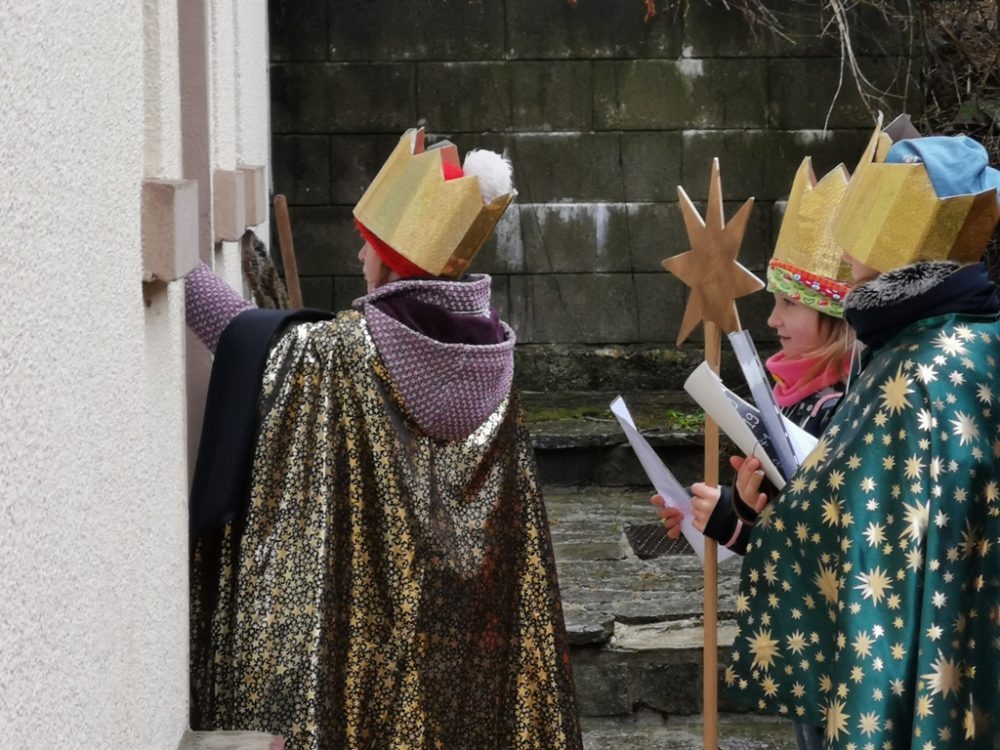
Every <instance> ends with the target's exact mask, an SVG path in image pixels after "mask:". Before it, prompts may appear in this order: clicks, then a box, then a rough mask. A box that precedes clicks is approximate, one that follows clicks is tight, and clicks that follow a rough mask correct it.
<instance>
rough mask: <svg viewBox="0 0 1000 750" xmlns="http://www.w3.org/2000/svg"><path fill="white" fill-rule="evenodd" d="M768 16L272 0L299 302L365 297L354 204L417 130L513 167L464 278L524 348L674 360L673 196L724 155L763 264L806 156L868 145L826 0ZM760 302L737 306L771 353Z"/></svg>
mask: <svg viewBox="0 0 1000 750" xmlns="http://www.w3.org/2000/svg"><path fill="white" fill-rule="evenodd" d="M661 4H662V3H661ZM772 5H775V6H778V10H779V13H780V16H781V18H782V20H783V22H784V23H785V24H786V28H787V31H788V38H787V39H786V38H781V37H777V36H775V35H773V34H769V33H766V32H757V33H756V34H755V33H754V32H752V31H751V30H750V29H749V28H748V27H747V25H746V23H745V22H744V20H743V19H742V18H741V17H740V16H738V15H737V14H736V13H735V12H733V11H730V10H727V9H726V8H725V7H723V4H722V3H719V2H711V1H710V0H687V2H686V3H685V4H683V5H681V6H679V7H678V8H675V9H672V10H671V9H666V10H664V11H663V12H661V13H659V14H658V15H657V16H656V17H655V18H653V19H652V20H651V22H649V23H645V22H644V20H643V15H644V3H643V2H641V1H639V0H631V1H629V2H626V1H624V0H578V2H577V3H576V5H575V6H571V5H570V4H569V3H567V2H566V0H495V1H494V2H485V1H482V0H437V1H436V2H404V1H403V0H299V2H295V3H293V2H291V0H271V2H270V24H271V58H272V64H271V91H272V128H273V164H274V187H275V190H276V191H277V192H284V193H285V194H286V195H287V196H288V199H289V204H290V205H291V215H292V222H293V229H294V232H295V243H296V250H297V252H298V254H299V271H300V274H301V275H302V276H303V288H304V294H305V299H306V302H307V304H310V305H316V306H320V307H327V308H334V309H342V308H345V307H347V306H348V305H349V304H350V301H351V300H352V299H353V298H354V297H355V296H357V295H358V294H360V293H361V291H362V283H361V278H360V275H359V274H360V268H359V264H358V261H357V259H356V254H357V250H358V248H359V241H358V239H357V235H356V234H355V232H354V229H353V226H352V219H351V208H352V206H353V204H354V202H355V201H356V200H357V199H358V198H359V197H360V195H361V193H362V191H363V190H364V188H365V186H366V185H367V183H368V182H369V181H370V180H371V178H372V177H373V176H374V174H375V172H376V171H377V169H378V167H379V166H380V164H381V162H382V160H383V159H384V158H385V156H386V155H387V154H388V153H389V151H390V150H391V148H392V146H393V144H394V143H395V140H396V138H397V137H398V135H399V134H400V133H401V132H402V131H403V130H404V129H406V128H407V127H410V126H413V125H417V124H420V125H426V127H427V129H428V132H429V133H431V134H433V136H434V137H447V138H449V139H451V140H453V141H454V142H456V143H457V144H458V145H459V147H460V150H462V151H463V152H464V151H465V149H467V148H470V147H474V146H478V147H488V148H493V149H498V150H504V151H506V153H507V154H508V155H509V156H510V157H511V159H512V160H513V162H514V168H515V182H516V186H517V189H518V191H519V196H518V199H517V203H516V204H515V205H514V206H513V207H512V208H511V209H510V210H509V211H508V212H507V215H506V216H505V218H504V220H503V222H502V224H501V225H500V227H499V229H498V231H497V232H496V237H495V238H494V239H493V240H491V242H490V243H489V245H488V246H487V247H486V248H485V249H484V250H483V251H482V252H481V254H480V256H479V258H478V259H477V261H476V263H475V266H474V268H475V270H478V271H483V272H487V273H490V274H492V275H493V276H494V279H495V287H494V289H495V297H496V300H495V303H496V305H497V307H498V308H500V310H501V312H502V314H503V315H504V316H506V317H507V318H508V319H509V320H510V321H511V323H512V324H513V325H514V327H515V328H516V330H517V332H518V336H519V342H520V344H521V345H522V346H521V355H522V357H523V356H524V355H525V352H527V351H530V350H531V347H533V346H535V345H543V346H547V347H551V346H552V345H560V346H570V347H571V348H572V347H576V348H577V349H578V350H581V351H583V350H587V349H601V348H604V349H606V348H607V347H608V346H612V347H618V348H622V347H624V348H626V349H627V348H629V347H632V348H636V347H639V348H643V347H646V348H648V347H654V348H656V347H664V348H669V347H672V346H673V342H674V340H675V339H676V336H677V329H678V325H679V322H680V319H681V314H682V311H683V307H684V302H685V289H684V287H683V285H682V284H681V283H680V282H679V281H678V280H677V279H675V278H673V277H672V276H671V275H669V274H667V273H666V272H664V271H663V270H662V269H661V267H660V261H661V260H662V259H663V258H665V257H668V256H670V255H673V254H675V253H678V252H682V251H684V250H686V249H687V239H686V234H685V232H684V228H683V223H682V220H681V216H680V212H679V210H678V204H677V186H678V185H683V186H684V188H685V189H686V190H687V191H688V193H689V194H690V195H691V197H692V198H693V199H695V201H696V202H698V203H699V207H702V206H703V201H704V199H705V197H706V189H707V183H708V176H709V170H710V165H711V160H712V158H713V157H719V159H720V162H721V166H722V179H723V189H724V192H725V198H726V200H727V209H728V211H729V215H731V214H732V212H733V211H735V209H736V208H737V207H738V206H739V204H740V202H741V201H743V200H745V199H746V198H747V197H749V196H754V197H755V198H756V207H755V208H754V211H753V216H752V218H751V221H750V226H749V229H748V231H747V236H746V239H745V242H744V246H743V251H742V255H741V258H742V260H743V262H744V263H745V265H747V266H748V267H749V268H751V269H752V270H754V271H757V272H761V271H762V270H763V269H764V267H765V265H766V262H767V259H768V257H769V256H770V248H771V246H772V243H773V241H774V239H775V237H776V234H777V228H778V225H779V222H780V215H781V208H782V205H783V204H782V203H781V202H782V201H783V199H784V198H785V197H786V195H787V191H788V189H789V187H790V183H791V179H792V177H793V175H794V173H795V170H796V168H797V166H798V164H799V162H800V160H801V159H802V158H803V157H804V156H805V155H807V154H811V155H812V156H813V160H814V164H815V166H816V169H817V171H818V172H825V171H826V170H828V169H830V168H831V167H833V166H834V165H836V164H837V163H838V162H841V161H844V162H846V163H847V164H848V166H849V168H853V165H854V161H855V160H856V159H857V157H858V156H859V155H860V152H861V149H862V147H863V144H864V142H865V140H866V138H867V136H868V134H869V132H870V128H871V123H872V117H871V115H870V113H869V112H868V110H867V109H866V108H865V107H864V106H863V104H862V102H861V101H860V98H859V96H858V94H857V91H856V88H855V86H854V83H853V81H852V80H851V79H850V77H849V74H847V73H846V72H844V73H843V77H842V71H841V62H840V49H839V45H838V43H837V42H836V40H834V39H831V38H827V39H821V38H819V37H818V33H819V31H820V30H821V28H822V26H823V24H824V22H825V19H823V18H822V17H821V16H820V13H819V5H820V4H819V3H802V2H795V1H794V0H782V2H776V3H772ZM877 22H878V19H872V22H871V24H870V29H869V32H870V33H869V34H867V35H866V39H871V40H873V41H870V42H865V43H864V46H862V47H860V48H859V49H858V50H857V53H858V54H859V55H862V56H863V61H864V62H877V65H874V66H872V67H873V68H874V69H877V70H879V71H884V73H883V74H881V75H880V76H877V78H879V79H880V80H878V81H876V82H877V83H879V84H881V85H884V86H885V87H886V88H888V89H890V90H894V91H900V90H901V84H900V83H899V80H898V79H897V78H898V77H897V71H898V70H899V68H900V65H901V64H902V62H905V52H906V50H905V49H903V48H902V47H901V46H900V45H899V44H897V43H896V39H895V38H894V37H893V35H892V34H891V33H889V32H888V31H887V30H885V29H880V28H879V27H878V24H877ZM875 58H879V59H878V60H877V61H876V60H875ZM838 87H840V89H841V91H840V95H839V98H838V99H837V103H836V106H835V107H834V108H833V110H832V112H831V114H830V117H829V128H828V129H827V130H825V131H824V130H823V126H824V122H825V121H826V119H827V112H828V110H829V109H830V104H831V101H832V100H833V97H834V95H835V92H836V91H837V89H838ZM769 308H770V300H769V298H768V297H767V295H764V294H758V295H755V296H754V297H752V298H746V299H744V300H743V301H741V303H740V311H741V315H742V317H743V320H744V324H745V325H747V326H748V327H749V328H750V329H751V330H752V331H753V333H754V335H755V336H756V337H757V338H758V339H759V340H760V341H762V342H764V343H765V344H766V342H767V341H769V340H771V336H770V332H769V330H768V329H767V326H766V323H765V321H766V319H767V312H768V310H769ZM698 336H700V331H699V333H698V334H697V335H696V336H695V337H693V340H692V344H691V346H692V347H694V348H697V347H698V343H697V337H698ZM531 385H536V384H531ZM548 385H551V386H552V387H558V386H559V384H557V383H552V384H548ZM545 386H546V384H544V383H542V384H541V385H540V386H539V387H545Z"/></svg>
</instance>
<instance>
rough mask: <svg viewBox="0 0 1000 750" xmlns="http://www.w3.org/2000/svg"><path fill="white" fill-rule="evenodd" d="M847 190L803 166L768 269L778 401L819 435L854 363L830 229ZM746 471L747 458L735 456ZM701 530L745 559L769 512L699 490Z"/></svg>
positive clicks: (842, 178)
mask: <svg viewBox="0 0 1000 750" xmlns="http://www.w3.org/2000/svg"><path fill="white" fill-rule="evenodd" d="M846 188H847V171H846V170H845V169H844V168H843V166H839V167H837V168H836V169H834V170H833V171H832V172H830V173H829V174H827V175H826V176H825V177H824V178H823V179H822V180H820V181H819V182H818V183H817V182H816V176H815V174H814V173H813V170H812V165H811V161H810V159H809V158H806V159H805V160H804V161H803V162H802V165H801V166H800V167H799V170H798V173H797V174H796V175H795V181H794V183H793V184H792V192H791V195H790V196H789V198H788V206H787V208H786V209H785V217H784V219H783V221H782V223H781V230H780V232H779V234H778V241H777V243H776V245H775V250H774V256H773V257H772V258H771V261H770V263H769V264H768V272H767V289H768V291H770V292H771V293H773V294H774V309H773V310H772V311H771V315H770V316H769V317H768V319H767V324H768V325H769V326H770V327H771V328H773V329H775V331H776V332H777V334H778V340H779V341H780V343H781V351H779V352H778V353H777V354H775V355H774V356H772V357H770V358H769V359H768V360H767V362H766V367H767V369H768V371H769V372H770V373H771V375H772V376H773V377H774V378H775V381H776V384H775V386H774V396H775V400H776V401H777V403H778V406H780V407H781V409H782V412H783V413H784V415H785V416H786V417H788V418H789V419H791V420H792V421H793V422H795V423H796V424H798V425H799V426H800V427H802V428H803V429H805V430H806V431H808V432H809V433H811V434H813V435H819V434H820V433H821V432H822V431H823V428H824V427H825V426H826V424H827V422H829V420H830V417H831V416H832V415H833V410H834V408H835V407H836V405H837V402H838V401H839V400H840V398H841V396H842V395H843V381H844V380H845V378H846V375H847V371H848V368H849V363H850V351H849V344H848V336H847V326H846V324H845V323H844V320H843V315H844V309H843V300H844V297H845V296H846V295H847V291H848V287H847V285H846V283H845V280H846V279H847V278H848V276H849V269H848V267H847V266H846V264H844V263H843V261H842V259H841V253H840V251H839V249H838V248H837V247H836V246H835V245H834V244H833V242H832V240H831V238H830V233H829V224H830V220H831V219H832V218H833V215H834V213H835V212H836V210H837V207H838V206H839V204H840V199H841V198H842V197H843V195H844V191H845V190H846ZM731 461H732V462H733V466H734V467H735V468H739V466H740V464H741V463H742V459H738V458H733V459H731ZM691 492H692V495H693V497H692V507H693V511H694V519H693V520H694V526H695V528H697V529H698V530H699V531H702V532H703V533H704V534H705V535H706V536H708V537H710V538H712V539H715V540H716V541H717V542H719V543H720V544H722V545H725V546H726V547H728V548H730V549H732V550H733V551H734V552H736V553H737V554H740V555H742V554H744V553H745V551H746V545H747V540H748V539H749V537H750V530H751V529H752V528H753V524H754V522H755V521H756V517H757V513H758V512H759V510H760V509H761V507H763V502H764V501H763V500H761V499H758V500H757V501H755V502H754V503H753V504H752V505H750V504H747V503H744V502H743V501H742V500H740V498H739V497H738V495H734V493H733V492H732V491H731V489H730V488H729V487H722V488H719V487H709V486H708V485H706V484H703V483H701V482H698V483H696V484H694V485H693V486H692V487H691ZM650 502H651V503H652V504H653V505H656V506H659V507H660V508H661V510H660V511H659V515H660V517H661V518H662V519H663V525H664V526H666V528H667V530H668V531H667V533H668V535H669V536H670V537H671V538H676V537H677V536H678V535H679V534H680V522H681V519H682V518H683V514H682V513H681V511H679V510H678V509H676V508H671V507H666V506H664V504H663V498H662V497H660V496H659V495H654V496H653V497H652V498H651V499H650Z"/></svg>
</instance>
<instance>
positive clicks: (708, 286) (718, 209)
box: [663, 159, 764, 345]
mask: <svg viewBox="0 0 1000 750" xmlns="http://www.w3.org/2000/svg"><path fill="white" fill-rule="evenodd" d="M677 196H678V200H679V201H680V207H681V213H682V214H683V216H684V226H685V228H686V229H687V234H688V240H689V241H690V243H691V249H690V250H688V251H687V252H686V253H681V254H680V255H675V256H673V257H672V258H667V259H666V260H665V261H663V267H664V268H665V269H667V270H668V271H670V272H671V273H673V274H674V275H675V276H677V277H678V278H679V279H680V280H681V281H683V282H684V283H685V284H687V285H688V286H689V287H690V288H691V293H690V295H689V297H688V301H687V306H686V307H685V308H684V318H683V320H681V327H680V331H679V332H678V334H677V344H678V345H680V344H681V343H683V342H684V340H685V339H687V337H688V336H689V335H690V334H691V331H693V330H694V329H695V327H696V326H697V325H698V323H699V322H701V321H702V320H704V321H708V322H712V323H715V324H717V325H718V326H719V328H720V329H721V330H722V331H723V332H726V333H729V332H732V331H738V330H739V329H740V317H739V314H738V313H737V312H736V303H735V302H734V301H733V300H735V299H736V298H738V297H742V296H744V295H746V294H750V293H751V292H756V291H757V290H759V289H762V288H763V286H764V285H763V284H762V283H761V281H760V279H758V278H757V277H756V276H754V275H753V274H752V273H750V272H749V271H748V270H747V269H745V268H744V267H743V266H741V265H740V264H739V263H737V262H736V256H737V255H738V254H739V251H740V244H741V243H742V242H743V234H744V233H745V232H746V228H747V221H748V220H749V218H750V211H751V210H752V209H753V198H749V199H748V200H747V201H746V202H745V203H744V204H743V205H742V206H740V210H739V211H737V213H736V216H734V217H733V218H732V219H731V220H730V221H729V222H728V223H727V222H726V221H725V217H724V215H723V211H722V178H721V177H720V175H719V160H718V159H713V160H712V177H711V180H710V182H709V186H708V211H707V212H706V214H705V218H704V219H702V218H701V214H699V213H698V209H696V208H695V207H694V204H693V203H692V202H691V199H690V198H689V197H688V194H687V193H686V192H685V191H684V188H682V187H680V186H678V188H677Z"/></svg>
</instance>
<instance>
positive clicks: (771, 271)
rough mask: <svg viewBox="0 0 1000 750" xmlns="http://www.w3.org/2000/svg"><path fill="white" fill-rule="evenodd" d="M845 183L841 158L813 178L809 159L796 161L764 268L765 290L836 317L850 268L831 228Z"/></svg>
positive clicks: (845, 173)
mask: <svg viewBox="0 0 1000 750" xmlns="http://www.w3.org/2000/svg"><path fill="white" fill-rule="evenodd" d="M847 183H848V174H847V170H846V169H845V168H844V166H843V165H842V164H841V165H838V166H836V167H834V168H833V170H831V171H830V172H828V173H827V174H826V175H825V176H824V177H823V179H821V180H819V181H817V180H816V173H815V172H813V168H812V159H811V158H810V157H808V156H807V157H806V158H805V159H804V160H803V161H802V164H801V165H800V166H799V170H798V172H796V174H795V181H794V182H793V183H792V192H791V194H790V195H789V196H788V205H787V206H786V207H785V216H784V218H783V219H782V221H781V229H780V230H779V232H778V241H777V242H776V243H775V246H774V255H773V256H772V257H771V262H770V263H769V264H768V269H767V288H768V291H771V292H777V293H778V294H783V295H785V296H786V297H790V298H791V299H793V300H795V301H796V302H799V303H801V304H803V305H806V306H807V307H811V308H812V309H814V310H816V311H817V312H820V313H823V314H825V315H832V316H834V317H837V318H839V317H843V314H844V308H843V300H844V297H845V296H847V292H848V289H849V287H848V286H847V282H848V281H849V280H850V278H851V272H850V267H849V266H848V265H847V264H846V263H845V262H844V260H843V257H842V256H843V253H842V251H841V249H840V246H839V245H838V244H837V243H836V242H834V240H833V235H832V232H831V229H832V223H833V218H834V216H835V215H836V213H837V211H838V209H839V208H840V203H841V200H842V199H843V197H844V193H845V192H846V190H847Z"/></svg>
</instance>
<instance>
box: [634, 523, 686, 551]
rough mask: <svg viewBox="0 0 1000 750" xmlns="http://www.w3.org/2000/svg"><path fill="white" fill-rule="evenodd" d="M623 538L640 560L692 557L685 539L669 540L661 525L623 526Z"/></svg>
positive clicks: (680, 537) (681, 537)
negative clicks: (678, 556) (681, 556)
mask: <svg viewBox="0 0 1000 750" xmlns="http://www.w3.org/2000/svg"><path fill="white" fill-rule="evenodd" d="M625 538H626V539H628V543H629V545H630V546H631V547H632V550H633V551H634V552H635V554H636V556H637V557H638V558H639V559H640V560H651V559H652V558H654V557H663V556H664V555H693V554H694V550H693V549H691V545H690V544H688V542H687V539H685V538H684V537H683V536H679V537H677V538H676V539H670V538H669V537H668V536H667V530H666V529H665V528H663V524H659V523H643V524H637V525H634V526H633V525H631V524H629V525H626V526H625Z"/></svg>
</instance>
